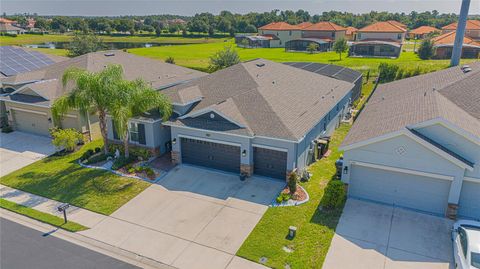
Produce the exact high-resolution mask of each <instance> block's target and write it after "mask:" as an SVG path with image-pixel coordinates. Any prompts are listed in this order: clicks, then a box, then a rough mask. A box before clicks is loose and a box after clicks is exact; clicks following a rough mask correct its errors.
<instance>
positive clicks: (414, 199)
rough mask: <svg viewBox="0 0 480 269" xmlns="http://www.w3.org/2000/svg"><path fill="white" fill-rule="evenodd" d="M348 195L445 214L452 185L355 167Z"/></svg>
mask: <svg viewBox="0 0 480 269" xmlns="http://www.w3.org/2000/svg"><path fill="white" fill-rule="evenodd" d="M351 167H352V172H351V175H350V176H351V178H350V186H349V196H351V197H355V198H361V199H367V200H372V201H376V202H381V203H385V204H390V205H396V206H401V207H407V208H412V209H416V210H421V211H425V212H429V213H434V214H439V215H444V214H445V209H446V207H447V204H448V193H449V191H450V184H451V182H450V181H448V180H442V179H436V178H431V177H426V176H418V175H413V174H408V173H400V172H393V171H388V170H382V169H377V168H370V167H364V166H359V165H352V166H351Z"/></svg>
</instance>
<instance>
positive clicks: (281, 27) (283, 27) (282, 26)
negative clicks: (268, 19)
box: [258, 21, 301, 31]
mask: <svg viewBox="0 0 480 269" xmlns="http://www.w3.org/2000/svg"><path fill="white" fill-rule="evenodd" d="M258 29H259V30H272V31H290V30H300V29H301V28H299V27H298V26H296V25H291V24H288V23H286V22H283V21H281V22H272V23H269V24H267V25H264V26H262V27H260V28H258Z"/></svg>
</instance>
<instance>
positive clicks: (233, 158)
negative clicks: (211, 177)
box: [181, 138, 287, 180]
mask: <svg viewBox="0 0 480 269" xmlns="http://www.w3.org/2000/svg"><path fill="white" fill-rule="evenodd" d="M181 149H182V162H184V163H188V164H194V165H200V166H205V167H210V168H214V169H219V170H225V171H229V172H233V173H240V155H241V153H240V147H239V146H234V145H227V144H221V143H215V142H211V141H203V140H197V139H190V138H181ZM253 159H254V160H253V161H254V169H253V170H254V174H257V175H261V176H266V177H271V178H278V179H282V180H284V179H285V174H286V170H287V153H286V152H282V151H275V150H271V149H264V148H258V147H254V148H253Z"/></svg>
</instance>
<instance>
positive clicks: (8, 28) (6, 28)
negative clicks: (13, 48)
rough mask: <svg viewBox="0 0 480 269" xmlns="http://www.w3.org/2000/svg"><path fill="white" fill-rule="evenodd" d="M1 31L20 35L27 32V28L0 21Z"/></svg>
mask: <svg viewBox="0 0 480 269" xmlns="http://www.w3.org/2000/svg"><path fill="white" fill-rule="evenodd" d="M0 33H2V34H10V35H20V34H24V33H25V29H23V28H20V27H17V26H13V25H12V24H10V23H0Z"/></svg>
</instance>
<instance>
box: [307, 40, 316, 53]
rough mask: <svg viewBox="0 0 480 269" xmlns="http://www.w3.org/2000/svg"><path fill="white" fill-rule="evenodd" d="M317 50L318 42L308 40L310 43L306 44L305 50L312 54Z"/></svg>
mask: <svg viewBox="0 0 480 269" xmlns="http://www.w3.org/2000/svg"><path fill="white" fill-rule="evenodd" d="M317 50H318V44H317V43H315V42H310V44H308V46H307V51H308V52H309V53H312V54H313V53H314V52H315V51H317Z"/></svg>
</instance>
